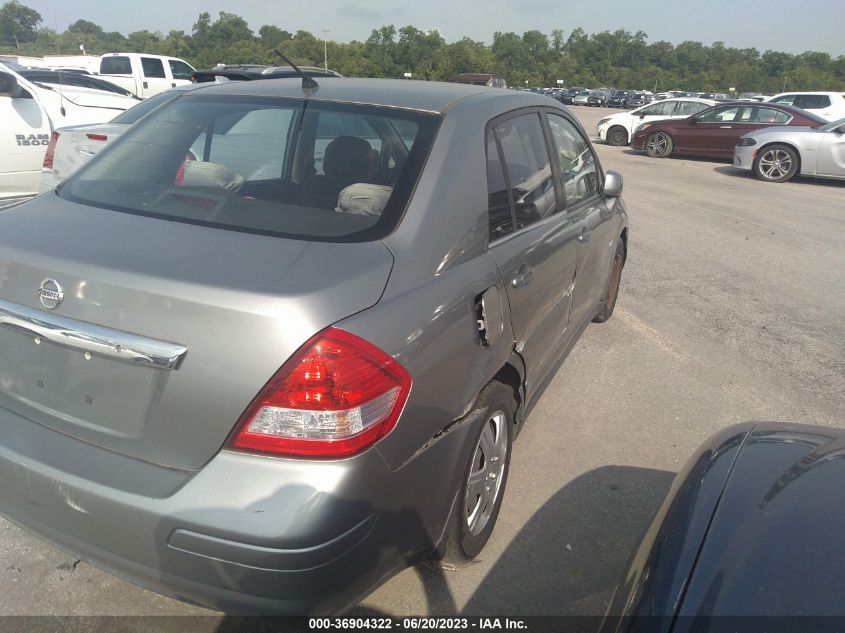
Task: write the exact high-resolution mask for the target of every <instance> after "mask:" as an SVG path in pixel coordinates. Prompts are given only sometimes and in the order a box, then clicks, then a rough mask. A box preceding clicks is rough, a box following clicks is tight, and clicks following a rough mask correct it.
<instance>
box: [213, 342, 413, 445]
mask: <svg viewBox="0 0 845 633" xmlns="http://www.w3.org/2000/svg"><path fill="white" fill-rule="evenodd" d="M410 390H411V377H410V375H409V374H408V372H407V371H406V370H405V369H404V368H403V367H402V366H401V365H399V363H397V362H396V361H395V360H393V359H392V358H391V357H390V356H388V355H387V354H385V353H384V352H382V351H381V350H380V349H378V348H377V347H375V346H374V345H372V344H370V343H368V342H367V341H365V340H363V339H361V338H358V337H357V336H355V335H353V334H350V333H349V332H345V331H343V330H338V329H336V328H331V327H330V328H327V329H325V330H323V331H322V332H320V333H319V334H317V335H316V336H314V337H313V338H312V339H311V340H309V341H308V342H307V343H306V344H305V345H303V346H302V347H301V348H300V349H299V351H297V352H296V354H294V355H293V356H292V357H291V358H290V359H289V360H288V361H287V362H286V363H285V364H284V365H282V367H281V369H279V371H277V372H276V374H275V375H274V376H273V377H272V378H271V379H270V382H268V383H267V384H266V385H265V386H264V388H263V389H262V390H261V392H260V393H259V394H258V396H256V398H255V400H253V401H252V404H250V406H249V407H248V408H247V410H246V411H245V412H244V414H243V415H242V416H241V419H240V420H239V421H238V426H237V428H236V431H235V434H234V436H233V437H232V439H231V440H230V442H229V448H233V449H236V450H244V451H249V452H258V453H264V454H270V455H288V456H301V457H320V458H336V457H347V456H349V455H353V454H355V453H358V452H360V451H362V450H364V449H366V448H368V447H369V446H371V445H372V444H374V443H375V442H377V441H378V440H379V439H381V438H382V437H384V436H385V435H387V434H388V433H389V432H390V431H391V430H392V429H393V427H394V426H396V421H397V420H398V419H399V415H400V413H401V412H402V407H403V406H404V405H405V400H406V399H407V398H408V393H409V391H410Z"/></svg>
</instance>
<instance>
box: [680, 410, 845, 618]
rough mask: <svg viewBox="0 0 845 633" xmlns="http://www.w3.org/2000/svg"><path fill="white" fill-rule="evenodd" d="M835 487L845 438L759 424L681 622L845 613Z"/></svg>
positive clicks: (843, 504) (717, 518)
mask: <svg viewBox="0 0 845 633" xmlns="http://www.w3.org/2000/svg"><path fill="white" fill-rule="evenodd" d="M843 484H845V432H843V431H841V430H838V429H828V428H821V427H808V426H804V425H785V424H771V423H769V424H759V425H757V427H755V429H754V431H753V432H752V433H751V435H750V437H749V438H748V439H747V440H746V442H745V444H744V446H743V447H742V450H741V452H740V454H739V457H738V458H737V460H736V462H735V464H734V467H733V470H732V471H731V474H730V477H729V479H728V482H727V485H726V486H725V489H724V491H723V492H722V496H721V499H720V501H719V504H718V506H717V508H716V511H715V513H714V515H713V520H712V522H711V525H710V529H709V530H708V532H707V537H706V540H705V542H704V545H703V547H702V549H701V553H700V554H699V557H698V562H697V563H696V565H695V568H694V570H693V574H692V578H691V579H690V581H689V585H688V588H687V590H686V594H685V596H684V599H683V603H682V604H681V608H680V611H679V614H680V615H682V616H684V615H699V614H707V615H709V614H713V615H764V616H781V615H817V616H819V615H840V616H841V615H845V565H843V564H842V563H843V561H845V539H843V538H842V535H843V527H844V526H845V495H843ZM682 628H683V627H682Z"/></svg>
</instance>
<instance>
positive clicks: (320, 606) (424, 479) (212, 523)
mask: <svg viewBox="0 0 845 633" xmlns="http://www.w3.org/2000/svg"><path fill="white" fill-rule="evenodd" d="M455 439H458V435H457V434H456V435H455ZM438 447H439V448H438ZM455 450H457V451H458V452H457V453H456V452H455ZM461 450H462V447H459V446H458V443H455V442H446V441H441V442H438V443H436V444H434V446H433V447H432V449H429V450H428V451H425V452H424V453H422V454H421V455H420V456H419V457H418V458H417V459H416V460H414V461H412V462H410V463H409V464H408V465H406V466H405V467H403V468H402V469H400V470H398V471H391V470H390V469H389V468H388V467H387V465H386V464H385V462H384V460H383V459H382V458H381V456H380V455H379V453H378V451H377V450H369V451H367V452H365V453H363V454H361V455H359V456H357V457H354V458H351V459H347V460H339V461H334V462H314V461H307V462H306V461H300V460H285V459H276V458H268V457H258V456H251V455H245V454H239V453H235V452H230V451H222V452H220V453H219V454H218V455H217V456H215V457H214V458H213V459H212V460H211V461H210V462H209V463H208V464H206V465H205V467H203V468H202V469H201V470H200V471H197V472H193V473H185V472H180V471H175V472H174V471H173V470H172V469H166V468H162V467H159V466H154V465H150V464H145V463H142V462H137V461H136V460H130V459H128V458H125V457H123V456H120V455H116V454H114V453H110V452H108V451H104V450H103V449H99V448H96V447H94V446H91V445H88V444H84V443H82V442H79V441H77V440H73V439H70V438H68V437H66V436H63V435H60V434H57V433H55V432H54V431H51V430H49V429H46V428H45V427H41V426H40V425H37V424H35V423H33V422H30V421H29V420H26V419H24V418H20V417H19V416H17V415H16V414H14V413H11V412H9V411H8V410H6V409H3V408H0V513H2V514H3V515H4V516H6V517H7V518H9V519H10V520H11V521H12V522H14V523H16V524H18V525H20V526H21V527H23V528H25V529H27V530H29V531H31V532H33V533H34V534H36V535H37V536H39V537H40V538H42V539H44V540H45V541H47V542H49V543H51V544H53V545H54V546H56V547H58V548H59V549H62V550H65V551H67V552H68V553H70V554H72V555H73V556H75V557H77V558H80V559H82V560H85V561H86V562H89V563H91V564H93V565H95V566H98V567H100V568H102V569H105V570H106V571H108V572H110V573H113V574H114V575H116V576H119V577H122V578H124V579H126V580H129V581H131V582H134V583H136V584H138V585H141V586H144V587H147V588H150V589H152V590H154V591H157V592H159V593H163V594H166V595H169V596H172V597H176V598H179V599H182V600H186V601H189V602H193V603H196V604H200V605H203V606H207V607H210V608H213V609H218V610H222V611H226V612H230V613H249V614H262V613H293V614H304V613H333V612H338V611H342V610H343V609H345V608H347V607H348V606H350V605H352V604H354V603H355V602H356V601H358V600H359V599H361V598H362V597H363V596H364V595H366V594H367V593H368V592H369V591H370V590H371V589H372V588H373V587H375V586H377V585H378V584H379V583H380V582H382V581H383V580H384V579H386V578H387V577H389V576H390V575H392V574H393V573H394V572H395V571H396V570H398V569H400V568H402V567H405V566H407V565H408V564H411V563H413V562H415V561H416V560H417V559H418V558H419V556H420V555H421V554H424V553H427V552H428V551H431V550H432V549H433V548H434V546H435V545H436V543H437V541H438V540H439V535H440V534H441V533H442V529H443V525H444V523H445V520H446V516H447V515H448V506H449V504H450V503H451V498H449V496H448V494H441V498H440V499H432V503H427V502H425V501H423V502H420V501H419V499H420V497H422V496H423V495H424V492H422V491H423V490H426V489H431V490H432V491H435V492H437V491H442V490H448V489H450V488H451V486H452V485H453V482H452V481H451V476H450V472H451V471H450V469H449V464H448V463H445V464H444V463H443V461H442V460H443V458H444V456H447V461H448V459H450V458H449V457H448V456H449V455H453V454H454V457H455V459H457V458H458V453H459V452H460V451H461ZM121 462H122V465H121V464H120V463H121ZM444 465H445V466H446V467H445V468H444V467H443V466H444ZM127 471H128V472H129V474H128V475H125V474H124V472H127ZM436 473H442V475H440V476H439V478H438V475H437V474H436ZM433 478H434V479H433Z"/></svg>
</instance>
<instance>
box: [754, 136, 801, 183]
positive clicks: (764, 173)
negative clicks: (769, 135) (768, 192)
mask: <svg viewBox="0 0 845 633" xmlns="http://www.w3.org/2000/svg"><path fill="white" fill-rule="evenodd" d="M797 171H798V154H797V153H796V152H795V150H794V149H792V148H791V147H789V146H788V145H769V146H768V147H764V148H763V150H762V151H761V152H760V153H759V154H758V155H757V158H755V159H754V175H755V176H757V178H759V179H760V180H765V181H767V182H785V181H787V180H789V179H790V178H792V177H793V176H794V175H795V173H796V172H797Z"/></svg>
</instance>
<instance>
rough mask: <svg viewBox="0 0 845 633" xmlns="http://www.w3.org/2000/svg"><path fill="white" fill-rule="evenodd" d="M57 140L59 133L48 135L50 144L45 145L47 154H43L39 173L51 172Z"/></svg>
mask: <svg viewBox="0 0 845 633" xmlns="http://www.w3.org/2000/svg"><path fill="white" fill-rule="evenodd" d="M58 140H59V133H58V132H53V133H52V134H51V135H50V144H49V145H47V153H46V154H44V162H43V163H41V171H52V170H53V158H54V157H55V156H56V143H57V142H58Z"/></svg>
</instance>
